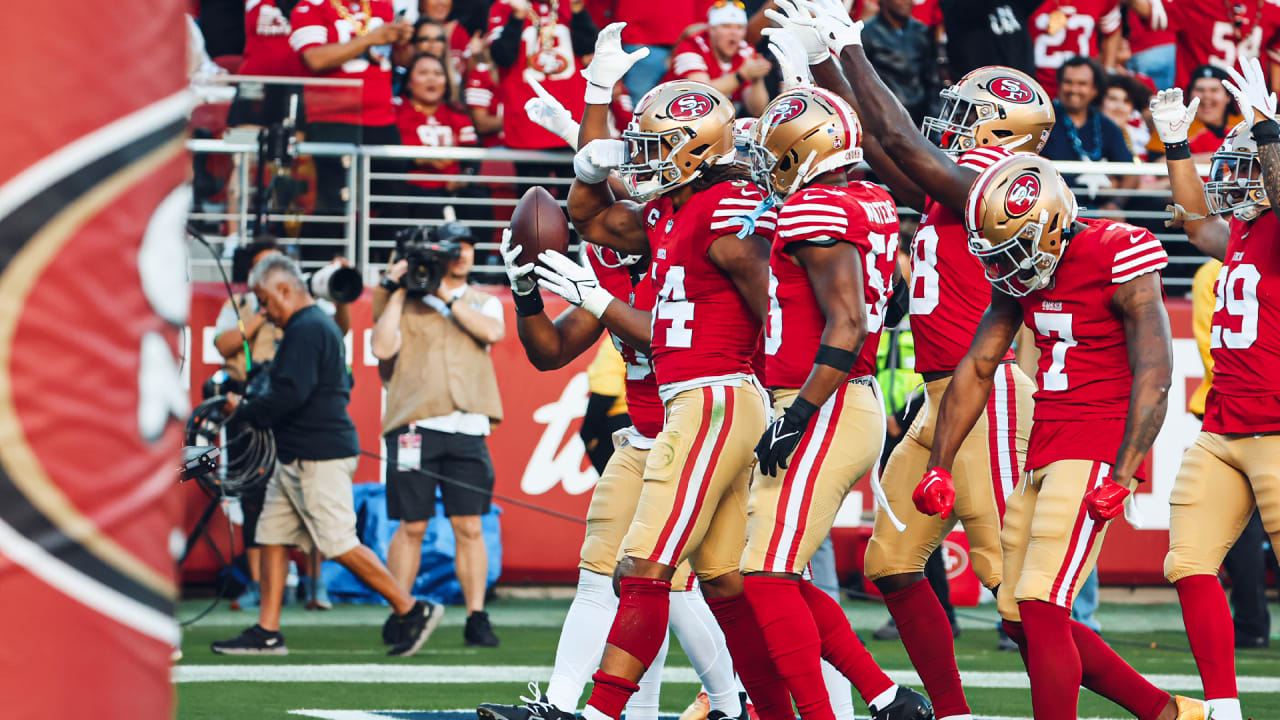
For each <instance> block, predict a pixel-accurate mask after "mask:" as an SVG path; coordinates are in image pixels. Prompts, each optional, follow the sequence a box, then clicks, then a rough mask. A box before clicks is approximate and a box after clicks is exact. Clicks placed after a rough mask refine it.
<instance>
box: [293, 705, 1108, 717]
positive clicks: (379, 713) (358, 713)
mask: <svg viewBox="0 0 1280 720" xmlns="http://www.w3.org/2000/svg"><path fill="white" fill-rule="evenodd" d="M475 711H476V709H475V708H452V709H449V710H405V709H397V710H375V711H369V710H290V711H289V714H290V715H297V716H299V717H308V718H318V720H387V714H389V713H423V712H428V713H440V714H442V715H443V714H445V713H450V714H452V713H473V712H475ZM676 717H677V716H676V715H674V714H667V713H664V714H662V715H659V716H658V719H659V720H675V718H676ZM974 717H975V718H977V720H1034V718H1027V717H1015V716H1012V715H975V716H974ZM1080 720H1123V719H1122V718H1081V719H1080Z"/></svg>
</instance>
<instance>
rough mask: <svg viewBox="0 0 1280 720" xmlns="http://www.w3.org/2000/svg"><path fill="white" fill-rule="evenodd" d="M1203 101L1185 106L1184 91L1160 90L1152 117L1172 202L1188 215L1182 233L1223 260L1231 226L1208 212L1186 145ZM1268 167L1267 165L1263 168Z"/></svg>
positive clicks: (1194, 165)
mask: <svg viewBox="0 0 1280 720" xmlns="http://www.w3.org/2000/svg"><path fill="white" fill-rule="evenodd" d="M1199 105H1200V99H1199V98H1196V99H1194V100H1192V101H1191V105H1190V106H1183V104H1182V90H1180V89H1178V88H1174V89H1172V90H1161V91H1160V93H1159V94H1158V95H1156V96H1155V97H1154V98H1152V99H1151V118H1152V120H1153V121H1154V122H1155V126H1156V132H1157V133H1158V134H1159V136H1160V141H1161V142H1163V143H1164V152H1165V154H1164V162H1165V165H1166V166H1167V167H1168V168H1169V186H1170V187H1171V188H1172V190H1173V202H1174V204H1175V205H1181V206H1182V208H1183V209H1184V210H1186V212H1187V216H1186V218H1184V219H1183V220H1182V230H1183V231H1184V232H1185V233H1186V234H1187V239H1188V240H1190V241H1191V244H1192V245H1194V246H1195V247H1196V249H1198V250H1199V251H1200V252H1202V253H1204V254H1205V255H1208V256H1209V257H1213V258H1217V259H1219V260H1221V259H1223V257H1224V256H1226V253H1227V240H1229V239H1230V237H1231V226H1230V225H1229V224H1228V223H1227V221H1226V220H1223V219H1222V218H1220V217H1218V216H1216V215H1213V214H1211V213H1210V212H1209V203H1208V202H1206V201H1205V197H1204V183H1203V182H1202V181H1201V180H1200V173H1199V172H1197V171H1196V164H1195V162H1194V161H1193V160H1192V159H1191V149H1190V148H1189V147H1188V146H1187V129H1188V128H1189V127H1190V126H1191V122H1192V120H1193V119H1195V116H1196V108H1197V107H1198V106H1199ZM1264 167H1265V165H1264ZM1264 177H1265V174H1264Z"/></svg>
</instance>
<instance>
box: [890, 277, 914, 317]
mask: <svg viewBox="0 0 1280 720" xmlns="http://www.w3.org/2000/svg"><path fill="white" fill-rule="evenodd" d="M910 306H911V286H910V285H908V284H907V281H906V280H899V281H898V283H897V284H896V285H894V286H893V295H891V296H889V307H888V308H886V309H885V313H884V326H885V327H887V328H891V327H897V326H898V323H900V322H902V318H904V317H906V316H907V309H908V308H909V307H910Z"/></svg>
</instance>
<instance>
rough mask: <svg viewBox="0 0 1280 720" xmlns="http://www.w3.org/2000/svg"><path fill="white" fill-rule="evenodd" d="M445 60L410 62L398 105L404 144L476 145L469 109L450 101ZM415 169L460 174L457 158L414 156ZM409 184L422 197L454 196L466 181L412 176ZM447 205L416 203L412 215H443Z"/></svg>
mask: <svg viewBox="0 0 1280 720" xmlns="http://www.w3.org/2000/svg"><path fill="white" fill-rule="evenodd" d="M444 63H445V61H444V60H443V59H441V58H439V57H436V56H435V55H419V56H417V57H415V58H414V59H413V62H412V63H411V64H410V65H409V79H408V82H407V83H406V84H405V92H404V97H403V98H401V99H400V100H399V104H398V107H397V108H396V125H397V126H398V127H399V128H400V140H401V142H402V143H403V144H405V145H424V146H427V147H458V146H462V145H475V144H476V142H477V138H476V129H475V126H473V125H472V124H471V118H470V117H468V116H467V114H466V113H463V112H459V111H458V110H455V109H454V108H453V106H452V105H451V104H450V103H449V101H448V98H449V94H450V93H449V83H450V80H449V74H448V70H447V69H446V68H445V64H444ZM414 164H415V165H416V169H417V170H418V171H420V172H426V173H430V174H434V175H458V174H459V170H460V167H459V165H458V161H457V160H427V159H419V160H415V161H414ZM409 186H410V188H411V190H412V191H413V193H414V194H415V195H418V196H420V197H435V198H438V197H441V196H455V195H457V194H458V191H459V190H461V189H462V188H464V187H466V186H467V184H466V183H465V182H463V181H462V179H461V178H459V179H457V180H410V181H409ZM443 208H444V205H439V204H426V203H413V204H412V205H411V208H410V214H411V216H412V217H416V218H420V219H426V218H440V217H443V215H442V213H441V211H442V210H443ZM465 209H466V206H464V205H459V206H457V208H455V212H456V213H457V215H458V216H459V217H462V216H464V215H466V213H465V212H461V211H463V210H465Z"/></svg>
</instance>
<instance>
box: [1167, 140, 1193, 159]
mask: <svg viewBox="0 0 1280 720" xmlns="http://www.w3.org/2000/svg"><path fill="white" fill-rule="evenodd" d="M1164 157H1165V159H1166V160H1190V159H1191V144H1190V143H1188V142H1187V141H1186V140H1183V141H1182V142H1176V143H1169V144H1168V145H1165V146H1164Z"/></svg>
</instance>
